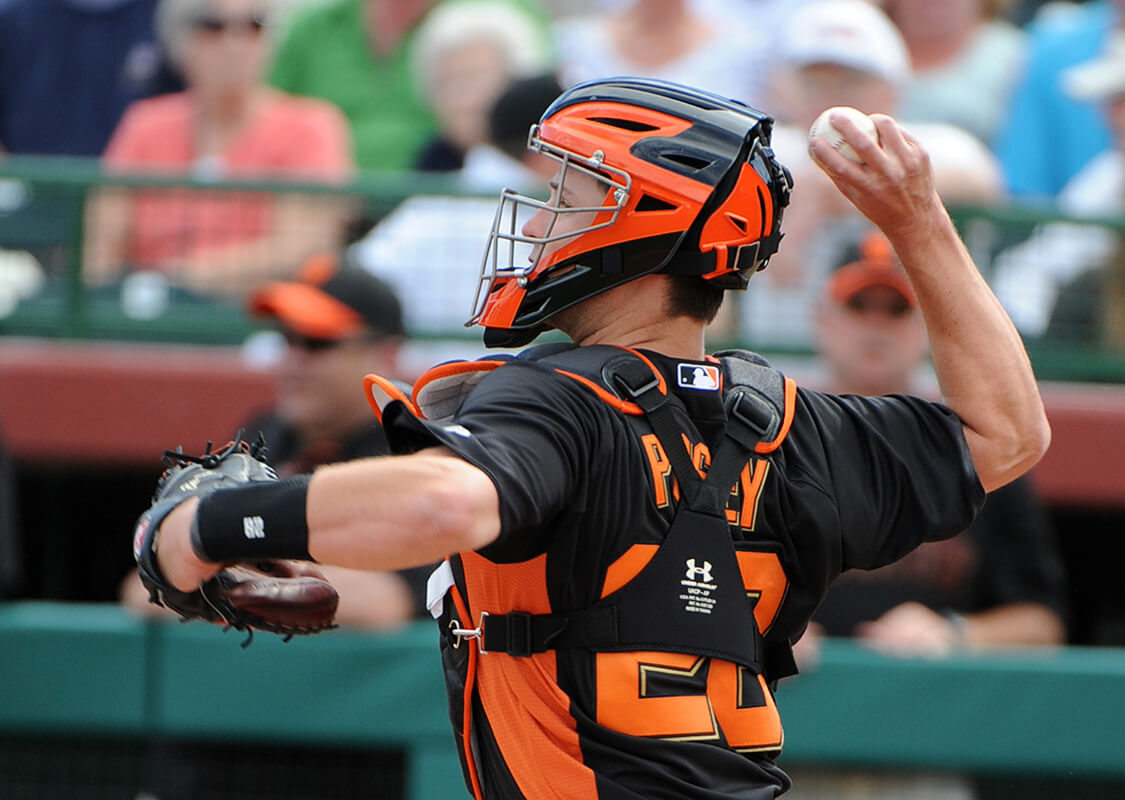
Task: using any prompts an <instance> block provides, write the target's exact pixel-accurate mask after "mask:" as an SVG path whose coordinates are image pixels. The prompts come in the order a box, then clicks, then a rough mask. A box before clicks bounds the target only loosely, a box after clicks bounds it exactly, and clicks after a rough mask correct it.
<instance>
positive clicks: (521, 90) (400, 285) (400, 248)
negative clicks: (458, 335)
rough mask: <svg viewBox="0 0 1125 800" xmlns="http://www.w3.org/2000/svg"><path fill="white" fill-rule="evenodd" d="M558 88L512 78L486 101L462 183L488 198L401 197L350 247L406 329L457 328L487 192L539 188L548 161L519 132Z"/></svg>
mask: <svg viewBox="0 0 1125 800" xmlns="http://www.w3.org/2000/svg"><path fill="white" fill-rule="evenodd" d="M559 92H560V89H559V85H558V81H557V80H556V79H555V78H554V76H551V75H544V76H540V77H537V78H528V79H526V80H521V81H516V82H515V83H514V84H512V85H511V86H509V87H508V88H507V89H506V90H505V91H504V93H503V94H501V96H500V98H499V99H498V100H497V101H496V103H495V104H494V106H493V109H492V111H491V113H490V114H489V136H490V139H491V140H492V141H491V143H490V144H489V145H483V146H478V147H475V148H473V150H471V151H470V152H469V154H468V156H467V158H466V162H467V163H466V168H465V175H464V178H465V182H466V187H467V188H469V189H472V190H473V191H477V192H484V191H487V192H489V193H491V194H492V195H493V196H492V197H490V198H483V197H474V196H463V197H446V196H436V195H416V196H414V197H410V198H407V199H406V200H405V201H403V203H401V204H400V205H399V206H398V207H397V208H396V209H395V210H394V211H392V212H391V213H390V214H389V215H387V217H386V218H384V219H383V220H381V221H380V222H379V224H377V225H376V226H375V227H374V228H372V229H371V231H370V232H368V234H367V235H366V236H364V237H363V239H362V240H360V241H359V242H357V243H356V244H355V245H354V246H353V248H352V253H353V256H354V258H355V260H356V262H357V263H359V264H362V265H363V266H364V267H365V268H366V269H369V270H371V271H372V272H374V273H375V274H376V275H379V276H380V277H382V278H384V279H385V280H386V281H387V282H389V283H390V284H391V285H393V286H394V287H395V290H396V291H397V292H398V293H399V295H400V296H401V297H402V298H403V304H404V306H405V313H406V322H407V325H408V326H409V328H410V329H411V330H412V331H415V332H419V333H425V334H427V335H429V336H435V335H437V336H449V335H450V334H452V333H455V332H457V331H460V330H461V329H462V328H463V326H464V323H465V313H464V310H463V309H464V299H465V298H466V297H472V296H473V295H474V294H475V292H476V289H477V286H479V285H480V280H479V275H480V266H481V260H482V258H483V257H484V251H485V245H486V244H487V238H488V237H487V235H482V234H481V231H482V230H485V231H487V230H488V229H490V228H491V226H492V222H493V220H494V218H495V217H496V200H495V192H497V191H499V190H500V188H501V187H502V186H503V185H504V184H499V183H497V181H498V180H500V179H501V178H504V179H508V180H510V181H511V182H510V183H508V184H507V185H508V186H509V187H512V188H515V189H519V190H522V191H528V192H530V193H532V194H534V193H536V192H539V193H542V192H543V191H545V189H546V187H547V182H548V181H549V180H550V178H551V176H552V175H553V174H554V171H555V164H556V162H554V161H552V160H551V159H549V158H547V157H545V156H543V155H540V154H538V153H535V152H533V151H531V150H528V147H527V132H528V130H529V129H530V128H531V126H532V125H533V124H535V123H537V122H538V121H539V117H540V116H541V115H542V114H543V112H544V111H545V110H546V109H547V107H548V106H549V105H550V104H551V102H553V101H554V99H555V98H556V97H558V95H559ZM519 224H521V223H519V222H517V225H519ZM458 347H461V345H460V344H459V345H458ZM458 354H459V355H461V356H462V357H463V356H464V353H463V352H462V351H459V353H458ZM448 355H449V356H452V355H453V354H452V353H450V354H448ZM417 360H418V362H419V363H422V362H425V363H427V364H429V363H434V362H435V360H442V358H441V357H440V356H439V357H438V358H436V359H435V358H433V357H432V355H431V357H428V358H427V357H423V354H419V355H418V359H417Z"/></svg>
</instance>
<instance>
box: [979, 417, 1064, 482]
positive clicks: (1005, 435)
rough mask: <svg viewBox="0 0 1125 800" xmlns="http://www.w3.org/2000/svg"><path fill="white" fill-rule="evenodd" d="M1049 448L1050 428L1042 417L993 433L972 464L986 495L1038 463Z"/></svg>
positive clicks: (1014, 423)
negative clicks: (974, 464)
mask: <svg viewBox="0 0 1125 800" xmlns="http://www.w3.org/2000/svg"><path fill="white" fill-rule="evenodd" d="M1050 446H1051V425H1050V422H1049V421H1048V420H1047V416H1046V414H1045V413H1042V412H1040V413H1037V414H1029V415H1028V416H1027V417H1026V418H1024V419H1020V420H1014V421H1013V422H1012V423H1011V424H1010V425H1008V426H1006V428H1005V429H1004V430H1003V431H996V432H993V433H992V435H991V436H989V437H988V439H987V442H986V444H985V446H984V447H982V448H980V449H981V451H982V452H981V453H980V456H979V457H978V456H977V455H976V454H974V459H973V460H974V462H976V465H977V472H978V474H979V475H980V479H981V483H982V484H983V485H984V488H985V490H986V491H989V492H991V491H993V490H994V489H999V488H1000V487H1001V486H1004V485H1005V484H1008V483H1010V482H1012V481H1014V480H1015V479H1016V478H1018V477H1019V476H1021V475H1023V474H1024V473H1026V472H1027V471H1028V470H1030V469H1031V468H1032V467H1034V466H1035V465H1036V464H1038V463H1039V460H1040V459H1042V458H1043V455H1044V454H1045V453H1046V452H1047V449H1048V448H1049V447H1050Z"/></svg>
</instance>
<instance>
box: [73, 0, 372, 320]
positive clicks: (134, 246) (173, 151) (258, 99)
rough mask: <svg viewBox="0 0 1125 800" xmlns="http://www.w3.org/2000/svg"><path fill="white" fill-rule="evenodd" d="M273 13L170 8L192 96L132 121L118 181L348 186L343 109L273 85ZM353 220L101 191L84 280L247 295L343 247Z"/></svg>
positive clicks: (196, 193)
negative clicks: (154, 275) (154, 278)
mask: <svg viewBox="0 0 1125 800" xmlns="http://www.w3.org/2000/svg"><path fill="white" fill-rule="evenodd" d="M265 10H266V6H265V4H264V3H262V2H260V1H259V0H162V2H161V5H160V7H159V9H158V12H157V25H158V29H159V31H160V36H161V39H162V41H163V43H164V45H165V47H167V48H168V52H169V55H170V56H171V57H172V58H173V59H174V61H175V62H176V63H177V65H178V66H179V67H180V69H181V70H182V72H183V75H184V78H185V81H186V83H187V85H188V89H187V91H185V92H181V93H177V94H170V95H164V96H162V97H157V98H153V99H150V100H142V101H139V102H137V103H135V104H134V105H133V106H131V107H130V108H129V109H128V110H127V111H126V113H125V116H124V117H123V118H122V120H121V123H120V124H119V126H118V128H117V130H116V131H115V133H114V135H113V138H112V139H111V140H110V143H109V146H108V147H107V149H106V152H105V155H104V157H103V163H104V164H105V165H106V167H107V169H108V170H109V171H111V172H114V173H121V174H125V173H130V174H146V175H153V174H157V175H163V176H171V177H190V178H195V179H201V180H215V181H220V182H221V181H223V180H234V181H239V180H242V181H246V180H250V181H254V180H279V181H293V182H300V183H314V182H326V183H336V184H342V183H345V182H346V181H347V180H348V179H349V178H350V177H351V175H352V172H353V168H354V164H353V161H352V155H351V153H352V148H351V142H350V139H349V133H348V127H347V123H346V121H345V119H344V117H343V115H342V114H341V113H340V111H339V110H337V109H336V108H335V106H332V105H330V104H328V103H326V102H324V101H321V100H316V99H312V98H305V97H294V96H291V95H287V94H284V93H282V92H279V91H277V90H275V89H272V88H270V87H268V86H267V85H266V84H265V82H264V77H263V76H264V68H265V66H266V63H267V59H268V55H269V44H268V41H267V34H268V30H267V28H266V17H265ZM345 219H346V204H345V203H344V202H343V201H342V200H340V199H337V198H334V197H333V196H331V195H323V194H315V193H313V194H309V193H305V194H301V193H299V192H284V193H277V192H251V191H229V190H223V189H221V188H216V189H199V188H183V189H180V188H172V189H132V188H131V189H125V188H116V189H104V190H102V191H100V192H99V194H98V196H97V198H96V200H95V202H94V203H92V204H91V207H90V213H89V215H88V221H87V231H88V233H87V241H86V248H85V253H84V270H85V274H86V276H87V281H88V282H89V283H92V284H104V283H107V282H112V281H116V280H119V279H120V278H121V277H123V275H124V274H125V273H126V272H128V271H135V270H151V271H157V272H160V273H162V274H163V275H164V277H165V278H166V279H167V280H168V281H169V282H170V283H171V284H173V285H175V286H178V287H181V288H184V289H188V290H190V291H193V292H197V293H200V294H204V295H209V296H226V297H229V298H232V299H237V298H239V297H240V296H241V295H242V294H244V293H245V292H246V291H247V290H249V289H250V288H252V287H254V286H256V285H258V284H260V283H261V282H262V281H263V280H265V279H270V278H277V277H285V276H288V275H291V274H292V272H293V271H294V270H295V268H296V265H297V264H299V263H300V262H301V260H302V259H303V258H305V257H306V256H307V255H308V254H309V253H311V252H315V251H322V250H331V249H333V248H334V247H335V246H338V244H339V237H340V235H341V232H342V226H343V224H344V222H345Z"/></svg>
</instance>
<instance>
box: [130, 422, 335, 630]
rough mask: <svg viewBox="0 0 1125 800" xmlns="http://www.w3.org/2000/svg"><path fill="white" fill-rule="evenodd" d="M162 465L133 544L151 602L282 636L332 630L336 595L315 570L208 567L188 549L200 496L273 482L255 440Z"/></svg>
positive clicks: (287, 563) (298, 564)
mask: <svg viewBox="0 0 1125 800" xmlns="http://www.w3.org/2000/svg"><path fill="white" fill-rule="evenodd" d="M165 464H166V466H167V469H166V470H165V472H164V474H163V475H162V476H161V478H160V482H159V483H158V484H157V487H156V492H155V494H154V496H153V502H152V505H151V506H150V507H149V509H148V510H147V511H145V513H144V514H142V515H141V518H140V519H139V520H138V522H137V526H136V530H135V533H134V539H133V553H134V556H135V557H136V560H137V571H138V574H139V575H140V578H141V582H142V583H143V584H144V586H145V588H146V589H147V590H148V593H149V599H150V601H151V602H153V603H155V604H157V605H161V606H165V607H167V608H169V609H171V610H173V611H175V612H176V613H178V614H179V615H180V616H181V617H184V618H185V619H202V620H205V621H207V622H214V623H218V624H222V625H226V626H230V627H233V628H235V629H237V630H248V629H255V630H265V631H270V632H272V633H277V634H281V635H283V636H286V637H290V636H293V635H295V634H308V633H317V632H319V631H322V630H326V629H328V628H333V627H335V625H334V623H333V619H334V617H335V614H336V607H337V604H338V601H339V597H338V595H337V593H336V590H335V588H334V587H333V586H332V584H331V583H329V582H328V581H327V580H325V578H324V576H323V575H322V574H321V573H320V571H319V570H318V569H317V568H316V567H315V566H314V565H312V564H309V563H307V562H302V561H294V560H282V559H259V560H256V561H253V562H238V563H233V564H209V563H207V562H206V561H203V560H202V559H200V558H199V556H198V555H197V554H196V553H195V552H194V550H193V548H192V546H191V541H190V536H189V535H188V528H189V526H190V523H191V519H192V516H193V514H194V510H195V507H196V506H197V505H198V504H199V499H200V498H201V497H203V496H205V495H208V494H210V493H211V492H213V491H215V490H217V489H221V488H229V487H234V486H241V485H245V484H248V483H252V482H255V481H276V480H277V474H276V473H275V472H274V471H273V469H272V468H271V467H270V466H269V465H268V464H267V463H266V461H265V443H264V442H263V441H262V440H261V438H260V437H259V440H258V442H256V443H255V444H253V445H248V444H247V443H246V442H243V441H241V438H238V439H236V440H235V441H234V442H233V443H231V444H230V445H229V446H227V447H226V448H224V449H223V450H222V451H221V452H219V453H212V452H211V448H210V445H208V448H207V452H206V453H204V454H203V455H202V456H198V457H197V456H188V455H185V454H183V453H182V452H178V451H177V452H172V451H168V452H166V453H165ZM165 528H167V529H168V530H165ZM158 553H159V557H160V558H159V563H158V561H157V554H158Z"/></svg>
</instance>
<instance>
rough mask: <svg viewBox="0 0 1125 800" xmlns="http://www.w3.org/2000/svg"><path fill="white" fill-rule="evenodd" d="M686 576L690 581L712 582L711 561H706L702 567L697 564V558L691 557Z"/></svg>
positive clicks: (688, 561)
mask: <svg viewBox="0 0 1125 800" xmlns="http://www.w3.org/2000/svg"><path fill="white" fill-rule="evenodd" d="M684 576H685V577H686V578H687V579H688V580H689V581H698V582H699V583H710V582H711V562H710V561H704V562H703V566H702V567H697V566H695V559H694V558H689V559H688V560H687V572H686V573H684Z"/></svg>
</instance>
